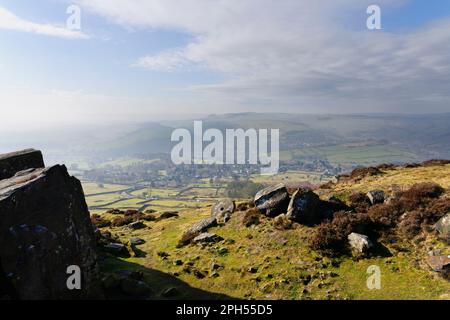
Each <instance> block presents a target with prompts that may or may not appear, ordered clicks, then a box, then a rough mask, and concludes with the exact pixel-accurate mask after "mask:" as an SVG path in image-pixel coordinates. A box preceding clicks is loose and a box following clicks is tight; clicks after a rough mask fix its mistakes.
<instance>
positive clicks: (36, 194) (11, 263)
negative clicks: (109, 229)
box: [0, 157, 102, 300]
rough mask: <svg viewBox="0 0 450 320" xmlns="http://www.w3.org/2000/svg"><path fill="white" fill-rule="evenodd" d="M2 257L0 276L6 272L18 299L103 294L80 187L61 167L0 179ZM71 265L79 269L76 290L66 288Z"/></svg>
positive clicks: (94, 296) (0, 255)
mask: <svg viewBox="0 0 450 320" xmlns="http://www.w3.org/2000/svg"><path fill="white" fill-rule="evenodd" d="M19 159H22V158H20V157H19ZM19 163H23V162H22V160H19ZM39 164H40V162H39V161H37V162H36V164H35V165H36V166H37V165H39ZM10 165H11V167H15V168H18V167H21V168H22V169H23V166H20V165H19V164H18V165H14V164H12V163H11V164H10ZM0 261H1V268H2V269H3V270H0V271H1V272H2V273H3V274H2V275H0V278H1V277H5V276H6V278H7V281H8V283H10V284H12V286H13V290H12V291H14V293H13V294H15V295H16V297H18V298H19V299H25V300H28V299H94V298H95V299H96V298H101V297H102V292H101V289H100V285H99V281H98V279H99V268H98V265H97V254H96V240H95V235H94V229H93V226H92V224H91V221H90V218H89V211H88V208H87V205H86V202H85V199H84V194H83V189H82V187H81V183H80V181H78V180H77V179H76V178H74V177H71V176H70V175H69V174H68V172H67V169H66V167H65V166H60V165H56V166H53V167H50V168H40V169H35V170H32V169H30V170H27V171H21V172H18V173H17V174H16V175H15V176H13V177H11V178H9V179H5V180H1V181H0ZM70 266H77V267H79V269H80V271H81V289H80V290H77V289H75V290H69V288H68V286H67V283H68V278H69V277H70V276H71V275H73V271H71V268H69V267H70ZM75 269H76V268H75ZM69 283H70V282H69ZM0 291H1V290H0ZM10 296H11V294H10Z"/></svg>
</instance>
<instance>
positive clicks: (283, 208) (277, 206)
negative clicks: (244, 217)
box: [255, 184, 289, 217]
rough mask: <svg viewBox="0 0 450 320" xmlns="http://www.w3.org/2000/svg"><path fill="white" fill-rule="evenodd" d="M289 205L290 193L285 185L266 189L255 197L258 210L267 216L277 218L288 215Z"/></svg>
mask: <svg viewBox="0 0 450 320" xmlns="http://www.w3.org/2000/svg"><path fill="white" fill-rule="evenodd" d="M288 205H289V193H288V191H287V189H286V186H285V185H284V184H278V185H276V186H272V187H268V188H265V189H263V190H261V191H259V192H258V193H257V194H256V196H255V206H256V208H257V209H258V210H259V211H260V212H261V213H263V214H264V215H266V216H269V217H276V216H277V215H280V214H282V213H286V212H287V209H288Z"/></svg>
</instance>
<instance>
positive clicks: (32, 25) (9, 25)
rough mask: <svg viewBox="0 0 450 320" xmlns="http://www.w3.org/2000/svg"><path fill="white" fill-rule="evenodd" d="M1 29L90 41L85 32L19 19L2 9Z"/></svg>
mask: <svg viewBox="0 0 450 320" xmlns="http://www.w3.org/2000/svg"><path fill="white" fill-rule="evenodd" d="M0 29H9V30H16V31H22V32H30V33H36V34H41V35H46V36H52V37H59V38H66V39H88V38H89V36H88V35H87V34H85V33H83V32H80V31H75V30H69V29H67V28H65V27H60V26H56V25H52V24H41V23H36V22H31V21H28V20H25V19H22V18H19V17H18V16H16V15H15V14H14V13H12V12H10V11H8V10H7V9H5V8H2V7H0Z"/></svg>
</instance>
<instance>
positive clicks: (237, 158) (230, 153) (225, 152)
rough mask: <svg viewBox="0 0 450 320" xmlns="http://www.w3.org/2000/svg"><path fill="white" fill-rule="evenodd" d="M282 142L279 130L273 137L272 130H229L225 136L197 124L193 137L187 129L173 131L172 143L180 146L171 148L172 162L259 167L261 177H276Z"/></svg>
mask: <svg viewBox="0 0 450 320" xmlns="http://www.w3.org/2000/svg"><path fill="white" fill-rule="evenodd" d="M269 137H270V146H269V143H268V142H269ZM279 140H280V130H279V129H270V135H269V129H258V130H257V129H247V130H244V129H226V130H225V134H224V133H223V132H222V131H221V130H219V129H214V128H210V129H207V130H206V131H205V132H203V122H202V121H194V131H193V136H192V135H191V132H190V131H189V130H187V129H181V128H179V129H176V130H174V131H173V132H172V137H171V141H172V142H178V144H176V145H175V146H174V147H173V148H172V152H171V159H172V162H173V163H174V164H176V165H179V164H228V165H233V164H242V165H244V164H251V165H260V166H261V174H267V175H270V174H276V173H278V169H279V163H280V152H279V144H280V142H279ZM205 144H206V145H205ZM269 147H270V148H269Z"/></svg>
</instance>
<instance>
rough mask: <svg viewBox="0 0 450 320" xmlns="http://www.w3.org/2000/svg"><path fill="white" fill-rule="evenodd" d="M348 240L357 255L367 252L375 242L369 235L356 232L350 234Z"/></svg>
mask: <svg viewBox="0 0 450 320" xmlns="http://www.w3.org/2000/svg"><path fill="white" fill-rule="evenodd" d="M348 242H349V244H350V247H351V249H352V252H353V253H354V254H355V255H363V254H366V253H367V252H368V251H369V250H370V249H371V248H372V247H373V243H372V241H370V239H369V237H368V236H366V235H363V234H359V233H355V232H352V233H351V234H349V236H348Z"/></svg>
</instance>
